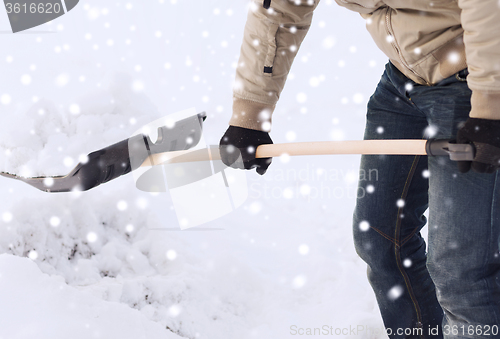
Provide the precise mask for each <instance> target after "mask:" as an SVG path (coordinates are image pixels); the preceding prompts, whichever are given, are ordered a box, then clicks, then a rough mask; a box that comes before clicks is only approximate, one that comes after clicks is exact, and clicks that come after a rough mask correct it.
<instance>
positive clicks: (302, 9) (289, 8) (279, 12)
mask: <svg viewBox="0 0 500 339" xmlns="http://www.w3.org/2000/svg"><path fill="white" fill-rule="evenodd" d="M318 3H319V0H272V1H271V7H270V8H269V9H265V8H264V7H263V1H262V0H260V1H258V0H253V1H252V3H251V5H250V10H249V12H248V18H247V22H246V25H245V31H244V34H243V44H242V46H241V52H240V59H239V62H238V66H237V68H236V79H235V83H234V88H233V115H232V117H231V120H230V121H229V124H230V125H233V126H239V127H244V128H250V129H255V130H261V131H266V132H267V131H269V130H270V128H271V116H272V113H273V111H274V108H275V106H276V103H277V102H278V99H279V96H280V93H281V91H282V90H283V87H284V86H285V81H286V78H287V76H288V73H289V71H290V68H291V66H292V62H293V60H294V58H295V55H296V54H297V51H298V50H299V47H300V44H301V43H302V40H303V39H304V37H305V35H306V33H307V31H308V30H309V27H310V25H311V20H312V14H313V11H314V9H315V8H316V6H317V5H318Z"/></svg>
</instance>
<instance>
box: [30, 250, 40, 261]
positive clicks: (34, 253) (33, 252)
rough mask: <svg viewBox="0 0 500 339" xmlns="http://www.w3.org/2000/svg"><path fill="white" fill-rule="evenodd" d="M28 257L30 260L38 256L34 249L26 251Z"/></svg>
mask: <svg viewBox="0 0 500 339" xmlns="http://www.w3.org/2000/svg"><path fill="white" fill-rule="evenodd" d="M28 258H30V259H31V260H36V259H37V258H38V253H37V252H36V251H35V250H31V251H30V252H29V253H28Z"/></svg>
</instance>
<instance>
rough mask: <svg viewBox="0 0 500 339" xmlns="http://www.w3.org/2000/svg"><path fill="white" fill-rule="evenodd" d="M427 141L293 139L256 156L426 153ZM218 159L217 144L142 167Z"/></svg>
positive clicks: (160, 156)
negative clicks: (293, 141) (213, 146)
mask: <svg viewBox="0 0 500 339" xmlns="http://www.w3.org/2000/svg"><path fill="white" fill-rule="evenodd" d="M426 142H427V141H426V140H360V141H320V142H296V143H288V144H273V145H261V146H259V147H257V151H256V158H270V157H279V156H281V155H283V154H288V155H291V156H292V155H293V156H295V155H328V154H399V155H426V154H427V153H426V150H425V144H426ZM208 160H220V155H219V151H218V149H217V147H215V148H211V149H210V150H209V151H208V152H207V150H206V149H201V150H196V151H190V150H187V151H174V152H165V153H158V154H153V155H151V156H150V157H148V158H147V159H146V161H144V163H143V164H142V166H153V165H158V164H162V163H178V162H193V161H208Z"/></svg>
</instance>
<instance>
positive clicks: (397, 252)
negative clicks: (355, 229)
mask: <svg viewBox="0 0 500 339" xmlns="http://www.w3.org/2000/svg"><path fill="white" fill-rule="evenodd" d="M419 160H420V156H418V155H417V156H415V158H414V159H413V164H412V166H411V168H410V171H409V172H408V176H407V177H406V182H405V185H404V188H403V192H402V193H401V199H403V201H404V199H405V198H406V197H407V195H408V190H409V188H410V183H411V181H412V178H413V175H414V174H415V170H416V168H417V164H418V161H419ZM403 208H404V206H402V207H399V208H398V215H397V218H396V227H395V231H394V238H395V239H396V242H397V243H395V244H394V254H395V257H396V265H397V267H398V270H399V272H400V273H401V275H402V276H403V280H404V282H405V285H406V288H407V290H408V293H409V294H410V299H411V301H412V303H413V307H414V308H415V312H416V314H417V321H418V324H417V325H418V326H419V327H420V328H422V313H421V310H420V306H419V304H418V301H417V299H416V298H415V294H414V292H413V289H412V287H411V282H410V279H409V278H408V275H407V274H406V272H405V271H404V269H403V267H402V262H401V246H402V244H401V241H399V238H400V235H401V234H400V227H401V212H402V209H403ZM413 232H415V231H413ZM398 243H399V244H400V245H398ZM420 337H422V338H424V336H423V333H422V335H420Z"/></svg>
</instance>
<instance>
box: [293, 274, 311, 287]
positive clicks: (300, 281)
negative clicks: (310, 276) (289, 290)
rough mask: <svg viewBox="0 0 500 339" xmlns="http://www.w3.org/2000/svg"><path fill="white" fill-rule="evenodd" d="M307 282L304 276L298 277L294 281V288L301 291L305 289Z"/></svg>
mask: <svg viewBox="0 0 500 339" xmlns="http://www.w3.org/2000/svg"><path fill="white" fill-rule="evenodd" d="M306 282H307V278H306V276H304V275H298V276H296V277H295V278H293V280H292V287H293V288H295V289H299V288H302V287H304V285H305V284H306Z"/></svg>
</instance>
